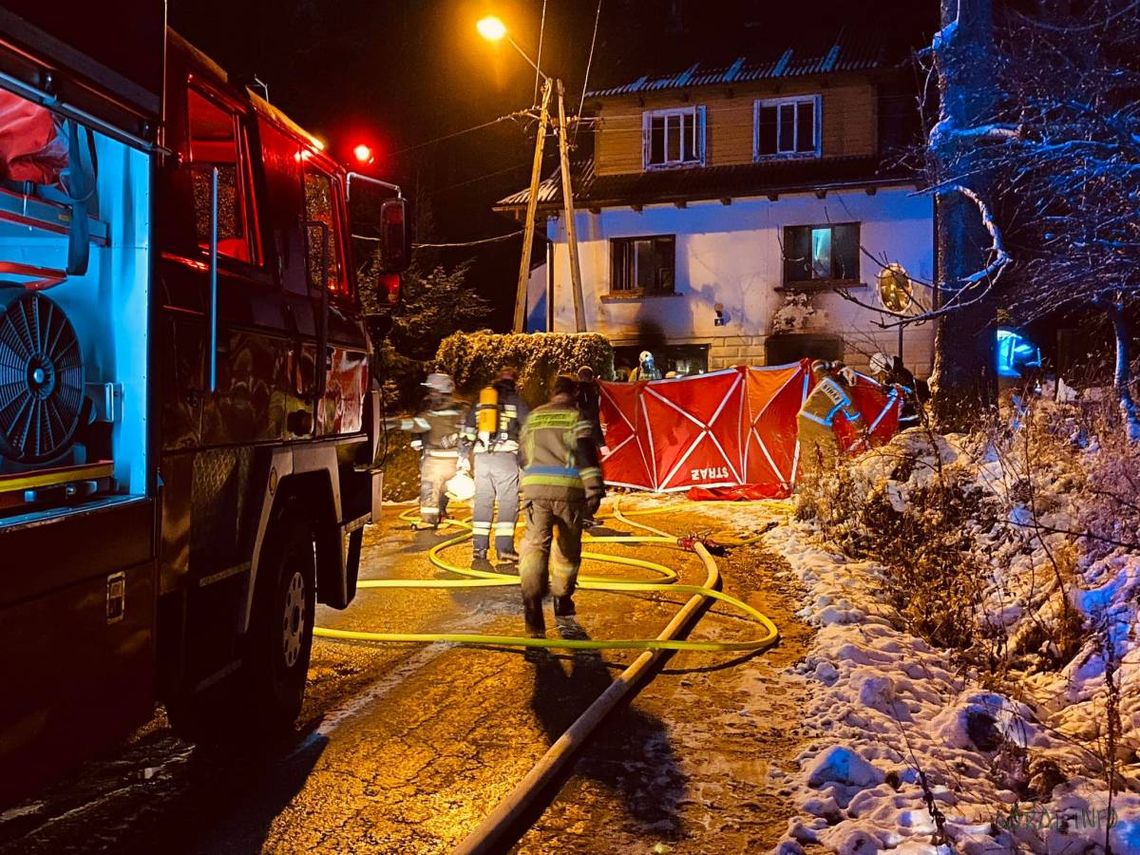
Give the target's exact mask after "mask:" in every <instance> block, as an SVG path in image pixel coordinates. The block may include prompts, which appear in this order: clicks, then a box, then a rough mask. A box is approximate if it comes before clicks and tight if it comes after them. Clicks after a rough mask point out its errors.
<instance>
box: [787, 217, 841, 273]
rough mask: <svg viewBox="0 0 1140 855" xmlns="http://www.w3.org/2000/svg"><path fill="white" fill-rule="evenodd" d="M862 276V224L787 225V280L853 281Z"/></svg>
mask: <svg viewBox="0 0 1140 855" xmlns="http://www.w3.org/2000/svg"><path fill="white" fill-rule="evenodd" d="M858 279H859V224H858V223H841V224H839V225H825V226H788V227H787V228H785V229H784V284H785V285H792V284H797V283H817V284H821V285H822V284H826V283H828V282H835V283H852V282H857V281H858Z"/></svg>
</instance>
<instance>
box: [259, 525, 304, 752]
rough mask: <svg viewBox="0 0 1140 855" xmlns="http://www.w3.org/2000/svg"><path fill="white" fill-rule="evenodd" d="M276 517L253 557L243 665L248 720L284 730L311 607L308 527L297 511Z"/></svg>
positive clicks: (293, 706) (300, 690)
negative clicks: (255, 564) (256, 558)
mask: <svg viewBox="0 0 1140 855" xmlns="http://www.w3.org/2000/svg"><path fill="white" fill-rule="evenodd" d="M276 522H277V524H276V525H274V526H273V527H272V528H271V529H270V531H269V533H268V537H267V539H266V541H265V543H264V544H263V546H262V553H261V560H260V561H259V562H258V571H257V577H258V578H257V582H256V585H257V587H256V590H255V592H254V601H253V614H252V617H251V621H250V627H249V635H248V639H247V641H248V648H247V652H246V661H245V668H244V671H245V673H246V687H247V690H248V692H249V696H248V701H249V707H248V708H249V711H250V713H251V714H252V723H253V724H254V726H255V727H256V728H257V729H259V730H262V729H263V730H264V732H266V733H269V734H280V733H282V732H286V731H289V730H290V729H291V728H292V727H293V723H294V722H295V721H296V720H297V716H298V715H300V712H301V702H302V701H303V700H304V697H305V682H306V680H307V678H308V673H309V657H310V654H311V653H312V649H313V621H314V612H315V609H316V556H315V553H314V537H313V531H312V528H311V526H310V525H309V524H308V522H307V521H304V520H303V519H300V518H299V516H298V515H296V514H290V513H284V514H281V515H280V516H278V517H277V521H276Z"/></svg>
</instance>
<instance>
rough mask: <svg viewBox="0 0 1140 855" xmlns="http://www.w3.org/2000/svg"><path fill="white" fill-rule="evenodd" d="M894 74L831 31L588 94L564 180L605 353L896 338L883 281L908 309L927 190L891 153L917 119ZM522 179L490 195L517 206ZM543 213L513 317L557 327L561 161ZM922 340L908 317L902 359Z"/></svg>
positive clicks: (925, 338)
mask: <svg viewBox="0 0 1140 855" xmlns="http://www.w3.org/2000/svg"><path fill="white" fill-rule="evenodd" d="M905 79H906V78H905V75H904V74H903V72H902V71H901V70H900V69H899V68H898V67H895V66H894V65H893V64H892V63H891V62H890V61H889V59H888V57H887V56H886V53H885V51H884V50H882V49H881V48H878V47H876V46H874V45H870V44H868V45H851V44H844V43H842V42H841V41H836V42H835V43H834V44H832V45H831V46H830V48H828V49H827V50H824V51H815V52H811V51H802V50H801V51H798V52H797V50H795V49H793V48H788V49H787V50H785V51H783V52H782V53H780V54H779V55H775V56H771V57H761V58H753V59H749V58H739V59H737V60H735V61H734V62H733V63H731V64H728V65H721V66H716V67H706V66H702V65H694V66H691V67H690V68H687V69H685V70H683V71H680V72H678V73H676V74H672V75H665V76H661V77H648V76H645V77H641V78H639V79H638V80H636V81H633V82H631V83H628V84H625V85H623V86H617V87H613V88H610V89H604V90H599V91H595V92H591V93H589V94H588V95H587V98H586V102H585V105H584V106H585V108H586V111H587V112H588V113H589V114H590V115H591V117H592V118H590V119H589V120H588V125H587V127H589V128H591V129H592V132H593V158H592V159H591V160H589V161H585V162H580V163H578V164H577V166H576V169H575V174H574V177H573V182H574V197H575V198H574V202H575V206H576V213H575V218H576V226H577V236H578V252H579V259H580V265H581V272H582V289H583V297H584V301H583V302H584V309H585V321H586V329H587V330H589V331H591V332H600V333H602V334H604V335H606V336H607V337H609V339H610V340H611V341H612V342H613V344H614V347H615V354H616V360H615V362H616V364H617V366H618V367H619V370H620V369H621V368H623V367H631V366H632V365H633V364H635V362H636V354H637V353H638V352H639V351H640V350H643V349H648V350H650V351H652V352H653V353H654V355H655V357H656V358H657V362H658V365H659V367H661V368H662V370H665V371H668V370H673V371H676V372H678V373H693V372H696V371H705V370H714V369H717V368H722V367H726V366H729V365H734V364H739V363H748V364H752V365H764V364H778V363H781V362H787V361H789V360H791V359H797V358H799V357H801V356H810V357H819V358H832V359H843V360H844V361H845V362H847V363H848V364H851V365H855V366H865V365H866V364H867V362H868V360H869V359H870V356H871V355H872V354H874V353H875V352H879V351H881V352H884V353H887V354H890V355H894V354H896V353H898V352H899V350H898V348H899V335H898V332H897V330H896V329H894V328H891V327H884V326H883V323H884V322H885V321H889V318H888V317H887V316H886V315H885V314H884V313H883V312H882V311H881V309H882V307H883V304H882V302H881V297H880V293H879V287H878V283H879V280H880V278H884V279H886V280H887V281H888V282H890V283H898V284H904V283H909V287H910V289H911V291H912V300H911V309H910V310H911V311H918V310H919V307H928V306H929V305H930V299H931V292H930V289H929V287H927V286H924V285H923V284H922V283H929V282H930V281H931V280H932V278H933V275H934V206H933V201H932V199H931V198H930V197H929V196H928V195H926V194H923V193H921V192H920V187H919V186H918V185H917V184H916V182H915V180H914V178H913V177H911V176H908V175H907V174H906V173H905V172H904V171H902V170H900V169H898V168H896V167H893V166H892V165H891V164H892V162H893V160H895V159H896V158H895V157H894V155H895V154H897V152H898V151H899V150H900V149H901V148H902V147H903V146H905V145H906V144H907V143H909V142H911V141H912V139H913V138H914V134H915V131H916V124H917V116H916V115H915V109H914V97H913V92H909V91H908V90H907V87H906V85H905ZM527 195H528V194H527V191H525V190H524V191H522V192H520V193H516V194H514V195H512V196H509V197H507V198H506V199H503V200H501V201H500V202H499V203H498V205H497V209H498V210H500V211H503V212H506V213H511V214H513V215H516V216H520V217H521V216H522V215H523V213H524V212H525V206H526V201H527ZM539 211H540V216H544V217H545V218H546V231H547V237H548V248H547V258H546V263H545V264H544V265H542V266H540V267H539V268H537V269H536V270H535V271H534V274H533V275H532V278H531V288H530V292H529V295H528V306H527V318H528V329H532V330H553V331H559V332H562V331H573V330H574V328H575V319H574V308H573V306H574V300H573V295H572V292H571V281H570V264H569V249H568V244H567V239H566V223H565V221H564V216H563V213H562V200H561V191H560V184H559V181H558V176H557V175H554V176H551V177H550V178H549V179H547V180H546V181H545V182H543V184H542V185H541V188H540V193H539ZM932 345H933V329H932V327H931V325H922V326H917V327H909V328H907V330H906V332H905V334H904V336H903V339H902V347H903V350H902V354H903V360H904V363H905V364H906V365H907V366H908V367H909V368H910V369H911V370H912V371H914V372H915V373H916V374H917V375H920V376H926V375H928V374H929V373H930V368H931V361H932V352H933V348H932Z"/></svg>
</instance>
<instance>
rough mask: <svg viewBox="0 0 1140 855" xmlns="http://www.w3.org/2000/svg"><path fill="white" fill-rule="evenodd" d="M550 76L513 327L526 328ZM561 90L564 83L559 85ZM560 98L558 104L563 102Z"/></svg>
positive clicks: (540, 123) (544, 96)
mask: <svg viewBox="0 0 1140 855" xmlns="http://www.w3.org/2000/svg"><path fill="white" fill-rule="evenodd" d="M550 89H551V80H550V78H547V79H546V81H545V82H544V83H543V85H542V107H541V108H540V109H539V111H538V137H537V138H536V139H535V142H534V166H533V167H532V169H531V171H530V197H529V198H528V199H527V203H526V223H525V224H524V225H523V245H522V261H521V262H520V263H519V284H518V290H517V291H516V292H515V320H514V325H513V327H512V328H513V330H514V331H515V332H517V333H521V332H525V331H526V292H527V284H528V283H529V282H530V251H531V247H532V246H533V245H534V218H535V213H536V211H537V210H538V184H539V181H540V180H541V178H542V151H543V148H544V147H545V146H546V128H547V126H548V125H549V124H550ZM559 90H560V91H561V86H559ZM561 103H562V102H561V100H560V101H559V104H560V105H561Z"/></svg>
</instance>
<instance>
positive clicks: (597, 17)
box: [543, 0, 602, 142]
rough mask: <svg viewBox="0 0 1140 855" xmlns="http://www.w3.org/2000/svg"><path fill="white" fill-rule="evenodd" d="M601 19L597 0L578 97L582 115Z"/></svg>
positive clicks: (600, 8)
mask: <svg viewBox="0 0 1140 855" xmlns="http://www.w3.org/2000/svg"><path fill="white" fill-rule="evenodd" d="M543 2H546V0H543ZM601 19H602V0H598V11H597V12H595V13H594V35H593V37H592V38H591V39H590V56H589V57H588V58H587V60H586V76H585V77H584V78H583V79H582V97H581V98H579V99H578V115H579V116H581V115H582V105H583V104H585V103H586V87H587V85H588V84H589V82H590V67H591V66H592V65H593V64H594V45H596V44H597V43H598V22H599V21H601ZM577 141H578V125H574V142H577Z"/></svg>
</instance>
